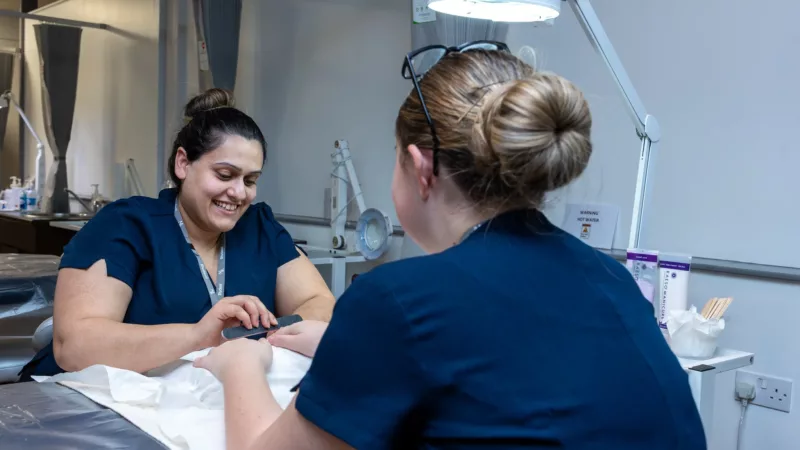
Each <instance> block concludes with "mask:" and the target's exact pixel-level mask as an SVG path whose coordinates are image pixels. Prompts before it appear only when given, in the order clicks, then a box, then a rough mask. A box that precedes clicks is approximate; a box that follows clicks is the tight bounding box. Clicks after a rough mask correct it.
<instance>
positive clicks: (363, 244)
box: [356, 208, 393, 260]
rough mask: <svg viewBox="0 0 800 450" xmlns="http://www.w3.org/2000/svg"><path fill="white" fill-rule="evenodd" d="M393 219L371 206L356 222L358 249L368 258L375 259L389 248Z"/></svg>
mask: <svg viewBox="0 0 800 450" xmlns="http://www.w3.org/2000/svg"><path fill="white" fill-rule="evenodd" d="M392 231H393V229H392V221H391V219H389V216H387V215H386V214H384V213H383V212H381V211H379V210H377V209H375V208H369V209H367V210H366V211H364V213H363V214H361V216H360V217H359V218H358V222H357V223H356V249H357V250H358V251H359V253H361V254H362V255H363V256H364V258H366V259H367V260H375V259H378V258H380V257H381V256H383V255H384V254H385V253H386V251H387V250H389V244H390V241H391V237H392Z"/></svg>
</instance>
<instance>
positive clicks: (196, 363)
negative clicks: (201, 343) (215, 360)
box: [192, 356, 206, 369]
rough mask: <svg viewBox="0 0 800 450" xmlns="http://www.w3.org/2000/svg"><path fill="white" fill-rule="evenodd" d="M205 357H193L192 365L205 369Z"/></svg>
mask: <svg viewBox="0 0 800 450" xmlns="http://www.w3.org/2000/svg"><path fill="white" fill-rule="evenodd" d="M205 359H206V357H205V356H201V357H200V358H197V359H195V360H194V362H193V363H192V366H194V367H196V368H198V369H205Z"/></svg>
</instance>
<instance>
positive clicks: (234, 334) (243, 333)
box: [222, 314, 303, 341]
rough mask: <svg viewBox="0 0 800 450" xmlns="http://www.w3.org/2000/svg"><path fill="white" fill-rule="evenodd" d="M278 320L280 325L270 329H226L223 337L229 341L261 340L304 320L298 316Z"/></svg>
mask: <svg viewBox="0 0 800 450" xmlns="http://www.w3.org/2000/svg"><path fill="white" fill-rule="evenodd" d="M277 320H278V324H277V325H273V326H271V327H269V328H264V327H263V326H258V327H253V328H251V329H249V330H248V329H247V328H245V327H244V326H241V327H233V328H226V329H224V330H222V337H223V338H225V339H227V340H229V341H230V340H233V339H239V338H250V339H261V338H262V337H265V336H266V335H267V334H268V333H272V332H273V331H276V330H278V329H279V328H283V327H288V326H289V325H292V324H295V323H297V322H300V321H302V320H303V318H302V317H300V316H298V315H297V314H294V315H291V316H285V317H279V318H278V319H277Z"/></svg>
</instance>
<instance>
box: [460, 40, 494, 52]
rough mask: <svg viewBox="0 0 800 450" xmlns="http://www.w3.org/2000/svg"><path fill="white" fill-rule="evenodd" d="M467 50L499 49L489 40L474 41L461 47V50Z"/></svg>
mask: <svg viewBox="0 0 800 450" xmlns="http://www.w3.org/2000/svg"><path fill="white" fill-rule="evenodd" d="M469 50H499V47H498V46H497V44H493V43H491V42H476V43H474V44H470V45H467V46H466V47H464V48H462V49H461V51H462V52H466V51H469Z"/></svg>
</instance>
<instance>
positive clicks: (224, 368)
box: [194, 339, 272, 382]
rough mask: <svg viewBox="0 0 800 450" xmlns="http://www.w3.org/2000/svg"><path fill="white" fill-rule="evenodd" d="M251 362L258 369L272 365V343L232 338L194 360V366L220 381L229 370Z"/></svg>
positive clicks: (237, 368) (242, 366) (234, 369)
mask: <svg viewBox="0 0 800 450" xmlns="http://www.w3.org/2000/svg"><path fill="white" fill-rule="evenodd" d="M253 364H256V365H257V366H258V367H257V369H258V370H264V371H266V370H267V369H269V366H270V365H272V345H270V344H269V342H267V340H266V339H259V340H258V341H254V340H253V339H234V340H232V341H228V342H226V343H224V344H222V345H220V346H219V347H216V348H213V349H212V350H211V352H209V354H208V355H206V356H204V357H202V358H197V359H196V360H195V361H194V367H198V368H200V369H206V370H208V371H209V372H211V373H212V374H213V375H214V376H215V377H216V378H217V379H218V380H219V381H221V382H224V378H225V374H226V373H230V371H231V370H233V371H238V370H242V368H244V367H245V366H252V365H253Z"/></svg>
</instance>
